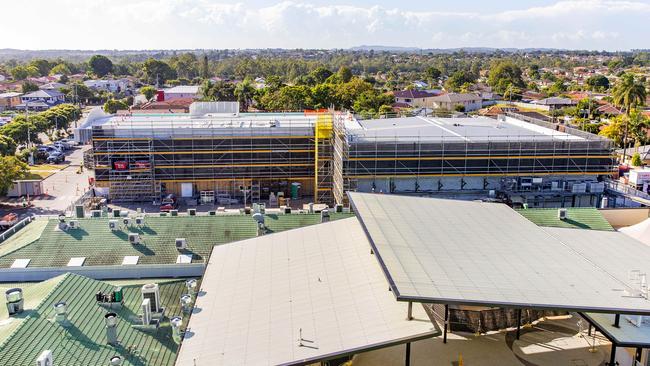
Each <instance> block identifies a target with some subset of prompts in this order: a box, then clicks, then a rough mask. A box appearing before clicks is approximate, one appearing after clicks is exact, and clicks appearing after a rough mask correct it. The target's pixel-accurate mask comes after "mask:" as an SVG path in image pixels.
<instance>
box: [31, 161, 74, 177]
mask: <svg viewBox="0 0 650 366" xmlns="http://www.w3.org/2000/svg"><path fill="white" fill-rule="evenodd" d="M66 167H68V165H52V164H39V165H32V166H30V167H29V171H28V172H27V177H25V179H45V178H47V177H49V176H50V175H52V174H54V173H56V172H58V171H60V170H63V169H65V168H66Z"/></svg>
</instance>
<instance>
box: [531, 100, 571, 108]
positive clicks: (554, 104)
mask: <svg viewBox="0 0 650 366" xmlns="http://www.w3.org/2000/svg"><path fill="white" fill-rule="evenodd" d="M531 103H532V104H537V105H542V106H546V107H548V108H549V110H555V109H561V108H565V107H571V106H574V105H576V104H577V102H576V101H574V100H571V99H570V98H560V97H550V98H544V99H540V100H534V101H532V102H531Z"/></svg>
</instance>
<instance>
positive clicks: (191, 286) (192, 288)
mask: <svg viewBox="0 0 650 366" xmlns="http://www.w3.org/2000/svg"><path fill="white" fill-rule="evenodd" d="M197 285H198V282H196V280H195V279H194V278H191V279H189V280H187V281H185V287H187V293H188V294H190V295H192V296H194V294H196V287H197Z"/></svg>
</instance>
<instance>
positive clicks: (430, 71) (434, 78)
mask: <svg viewBox="0 0 650 366" xmlns="http://www.w3.org/2000/svg"><path fill="white" fill-rule="evenodd" d="M426 74H427V79H428V80H429V83H430V84H431V85H434V84H437V82H438V79H439V78H440V76H442V71H440V69H438V68H437V67H435V66H429V67H427V71H426Z"/></svg>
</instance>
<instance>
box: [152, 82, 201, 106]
mask: <svg viewBox="0 0 650 366" xmlns="http://www.w3.org/2000/svg"><path fill="white" fill-rule="evenodd" d="M198 97H199V86H198V85H179V86H175V87H173V88H169V89H165V90H162V93H160V91H159V93H158V95H157V98H156V101H158V102H163V101H166V100H173V99H181V98H192V99H196V98H198Z"/></svg>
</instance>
